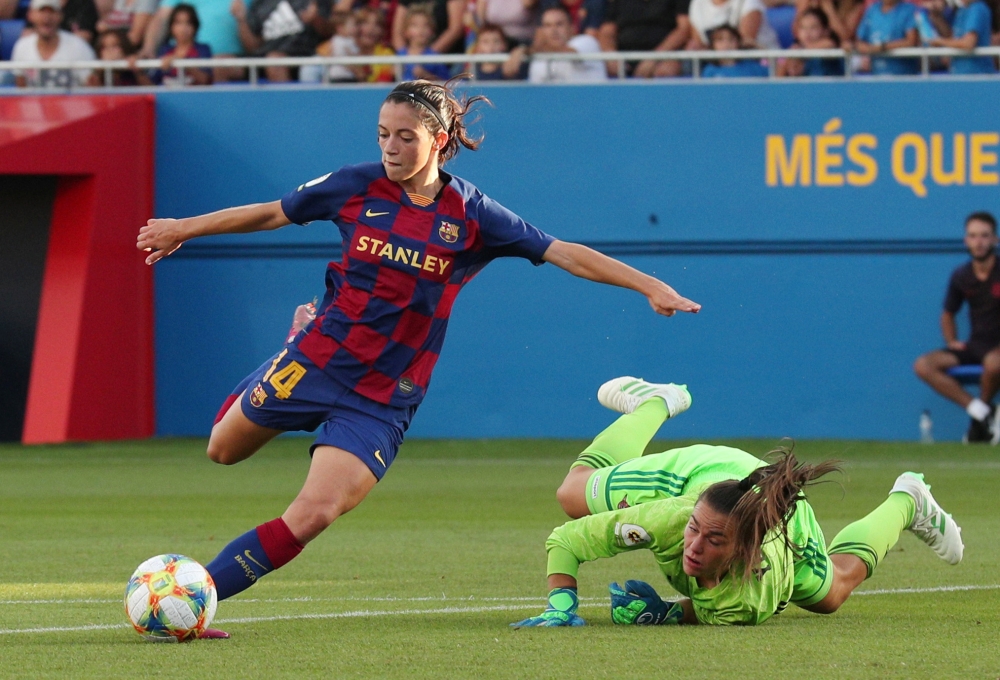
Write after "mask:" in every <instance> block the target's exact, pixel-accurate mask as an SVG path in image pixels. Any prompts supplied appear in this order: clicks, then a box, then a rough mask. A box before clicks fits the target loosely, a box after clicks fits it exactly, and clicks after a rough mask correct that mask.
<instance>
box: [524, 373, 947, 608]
mask: <svg viewBox="0 0 1000 680" xmlns="http://www.w3.org/2000/svg"><path fill="white" fill-rule="evenodd" d="M598 400H599V401H600V402H601V403H602V404H603V405H604V406H607V407H608V408H611V409H613V410H616V411H619V412H621V413H625V414H626V415H624V416H622V417H621V418H619V419H618V420H617V421H616V422H615V423H614V424H613V425H611V427H609V428H608V429H606V430H605V431H604V432H602V433H601V434H600V435H598V437H597V438H596V439H595V440H594V442H593V443H592V444H591V445H590V446H589V447H588V448H587V449H586V450H585V451H584V452H583V453H581V454H580V456H579V458H578V459H577V461H576V462H575V463H574V464H573V466H572V467H571V469H570V472H569V474H568V475H567V476H566V480H565V481H564V482H563V484H562V486H561V487H560V488H559V491H558V492H557V497H558V499H559V501H560V503H561V504H562V506H563V509H564V510H565V511H566V512H567V514H569V515H570V516H571V517H578V518H579V519H576V520H574V521H571V522H568V523H566V524H564V525H563V526H561V527H559V528H557V529H556V530H555V531H553V532H552V535H551V536H549V539H548V541H547V542H546V548H547V550H548V582H549V588H550V589H551V591H550V593H549V605H548V608H547V609H546V610H545V611H544V612H543V613H542V614H541V615H539V616H535V617H532V618H528V619H525V620H523V621H519V622H518V623H515V624H512V625H514V626H516V627H526V626H580V625H583V623H584V622H583V619H581V618H580V617H579V616H578V615H577V614H576V609H577V606H578V599H577V590H576V589H577V581H576V577H577V573H578V571H579V568H580V564H581V563H583V562H587V561H590V560H595V559H598V558H601V557H612V556H614V555H617V554H618V553H621V552H625V551H628V550H636V549H640V548H644V549H647V550H650V551H652V552H653V555H654V556H655V558H656V561H657V563H658V565H659V567H660V569H661V570H662V571H663V573H664V575H665V576H666V577H667V581H668V582H669V583H670V585H672V586H673V587H674V589H675V590H677V591H678V592H679V593H681V595H683V596H684V597H683V598H681V599H678V600H677V601H674V602H665V601H663V600H662V599H661V598H660V597H659V595H657V594H656V591H655V590H654V589H653V588H652V587H651V586H650V585H649V584H647V583H643V582H642V581H626V582H625V586H624V587H622V586H619V585H618V584H617V583H612V584H611V587H610V590H611V608H612V612H611V614H612V620H613V621H614V622H615V623H621V624H639V625H644V624H676V623H703V624H716V625H733V624H743V625H753V624H758V623H762V622H764V621H766V620H767V619H768V618H770V617H771V616H773V615H775V614H778V613H780V612H781V611H782V610H784V609H785V607H787V606H788V604H789V602H791V603H793V604H795V605H798V606H799V607H802V608H804V609H806V610H808V611H811V612H816V613H820V614H830V613H833V612H835V611H836V610H837V609H838V608H840V606H841V605H842V604H843V603H844V602H845V601H846V600H847V598H848V597H849V596H850V594H851V592H853V591H854V589H855V588H856V587H857V586H858V585H860V584H861V582H862V581H864V580H865V579H866V578H868V577H870V576H871V575H872V573H873V572H874V570H875V567H876V566H877V565H878V563H879V562H880V561H881V560H882V559H883V558H884V557H885V555H886V553H887V552H888V551H889V549H890V548H892V546H893V545H895V543H896V540H897V539H898V538H899V534H900V533H901V532H902V531H903V529H909V530H910V531H912V532H913V533H914V534H916V535H917V536H918V537H919V538H920V539H921V540H923V541H924V542H925V543H927V544H928V545H930V546H931V548H933V549H934V551H935V552H936V553H937V554H938V556H940V557H941V558H942V559H944V560H945V561H947V562H948V563H949V564H958V562H959V561H961V559H962V553H963V551H964V545H963V543H962V537H961V529H960V528H959V527H958V525H957V524H956V523H955V521H954V520H953V519H952V518H951V515H948V514H947V513H945V512H944V511H943V510H942V509H941V506H939V505H938V504H937V502H936V501H935V500H934V497H933V496H931V493H930V487H929V486H928V485H927V484H925V483H924V481H923V475H919V474H916V473H913V472H905V473H903V474H902V475H900V476H899V478H898V479H897V480H896V484H895V485H894V486H893V487H892V490H891V491H890V492H889V498H888V499H887V500H886V501H885V502H884V503H883V504H882V505H880V506H879V507H878V508H876V509H875V510H874V511H872V512H871V513H870V514H869V515H867V516H866V517H864V518H863V519H860V520H858V521H857V522H854V523H853V524H850V525H848V526H847V527H845V528H844V529H843V530H842V531H841V532H840V533H839V534H837V536H836V537H835V538H834V539H833V542H832V543H831V544H830V546H829V549H827V547H826V541H825V539H824V537H823V531H822V530H821V529H820V527H819V524H818V523H817V522H816V518H815V516H814V515H813V510H812V508H811V507H810V505H809V503H808V502H807V501H806V500H805V497H804V496H802V493H801V492H802V489H803V488H804V487H805V486H806V485H808V484H810V483H812V482H813V481H814V480H816V479H818V478H820V477H822V476H823V475H825V474H827V473H828V472H832V471H834V470H837V469H838V468H837V466H836V465H835V464H834V463H833V462H825V463H820V464H818V465H808V464H803V463H799V462H798V461H797V460H796V459H795V456H794V455H793V454H792V453H791V451H790V450H787V449H780V450H779V452H780V453H781V456H780V457H779V458H778V460H777V461H776V462H774V463H772V464H770V465H767V464H766V463H764V462H763V461H761V460H759V459H757V458H755V457H754V456H751V455H750V454H749V453H746V452H745V451H740V450H739V449H733V448H729V447H724V446H709V445H706V444H699V445H695V446H689V447H686V448H682V449H673V450H671V451H665V452H663V453H658V454H650V455H648V456H643V455H642V452H643V451H644V449H645V447H646V445H647V444H648V443H649V442H650V440H651V439H652V438H653V435H654V434H656V431H657V430H658V429H659V428H660V425H662V424H663V421H664V420H666V419H667V418H669V417H672V416H676V415H678V414H679V413H682V412H684V411H685V410H687V408H688V407H689V406H690V405H691V395H690V394H689V393H688V391H687V388H686V386H684V385H673V384H662V385H659V384H653V383H648V382H645V381H643V380H638V379H636V378H631V377H627V376H626V377H623V378H616V379H614V380H611V381H609V382H607V383H605V384H604V385H602V386H601V389H600V390H599V391H598Z"/></svg>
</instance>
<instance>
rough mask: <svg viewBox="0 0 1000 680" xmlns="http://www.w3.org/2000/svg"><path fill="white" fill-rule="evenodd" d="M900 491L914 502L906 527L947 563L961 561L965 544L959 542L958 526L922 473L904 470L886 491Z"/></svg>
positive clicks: (960, 536) (960, 535)
mask: <svg viewBox="0 0 1000 680" xmlns="http://www.w3.org/2000/svg"><path fill="white" fill-rule="evenodd" d="M897 491H902V492H903V493H906V494H909V495H910V496H912V497H913V500H914V501H915V502H916V504H917V509H916V512H914V513H913V522H911V523H910V526H908V527H907V529H909V530H910V531H912V532H913V533H914V534H916V535H917V537H918V538H919V539H920V540H921V541H923V542H924V543H926V544H927V545H929V546H930V547H931V548H932V549H933V550H934V552H936V553H937V554H938V557H940V558H941V559H942V560H944V561H945V562H947V563H948V564H958V563H959V562H961V561H962V554H963V553H964V552H965V544H964V543H962V528H961V527H960V526H958V524H956V523H955V520H953V519H952V518H951V515H949V514H948V513H946V512H945V511H944V510H942V509H941V506H940V505H938V502H937V501H936V500H934V496H932V495H931V487H930V485H929V484H927V483H926V482H924V476H923V475H922V474H920V473H917V472H904V473H903V474H901V475H900V476H899V477H898V478H896V483H895V484H894V485H893V487H892V491H890V492H889V493H895V492H897Z"/></svg>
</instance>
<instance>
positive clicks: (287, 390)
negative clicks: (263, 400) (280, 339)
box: [261, 349, 306, 399]
mask: <svg viewBox="0 0 1000 680" xmlns="http://www.w3.org/2000/svg"><path fill="white" fill-rule="evenodd" d="M286 354H288V350H287V349H283V350H281V353H280V354H279V355H278V356H276V357H275V358H274V361H273V362H272V363H271V368H269V369H267V373H265V374H264V377H263V378H261V380H262V381H263V382H269V383H271V387H273V388H274V396H275V397H277V398H278V399H288V398H289V397H290V396H292V390H293V389H295V386H296V385H297V384H298V383H299V381H300V380H302V377H303V376H304V375H305V374H306V369H305V367H304V366H303V365H302V364H300V363H299V362H297V361H290V362H288V365H287V366H285V367H284V368H282V369H281V370H275V369H277V368H278V364H279V363H281V360H282V359H284V358H285V355H286Z"/></svg>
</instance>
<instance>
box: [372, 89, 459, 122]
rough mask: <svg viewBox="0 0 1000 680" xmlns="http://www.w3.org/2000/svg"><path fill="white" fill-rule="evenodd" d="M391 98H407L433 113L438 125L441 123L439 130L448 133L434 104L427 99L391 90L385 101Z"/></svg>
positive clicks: (442, 118) (442, 117) (413, 93)
mask: <svg viewBox="0 0 1000 680" xmlns="http://www.w3.org/2000/svg"><path fill="white" fill-rule="evenodd" d="M393 97H409V98H410V99H411V100H413V101H415V102H417V103H418V104H420V105H421V106H423V107H424V108H425V109H427V110H428V111H430V112H431V113H433V114H434V117H435V118H437V119H438V122H439V123H441V129H442V130H444V131H445V132H448V126H447V125H446V124H445V122H444V116H442V115H441V112H440V111H438V109H437V107H436V106H434V104H432V103H431V102H430V100H429V99H427V98H425V97H423V96H421V95H419V94H417V93H416V92H404V91H403V90H393V91H392V92H390V93H389V96H388V97H386V101H388V100H389V99H392V98H393Z"/></svg>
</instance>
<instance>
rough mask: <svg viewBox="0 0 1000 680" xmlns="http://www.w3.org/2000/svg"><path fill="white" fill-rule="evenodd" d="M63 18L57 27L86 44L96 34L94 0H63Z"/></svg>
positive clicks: (92, 40) (95, 7) (95, 6)
mask: <svg viewBox="0 0 1000 680" xmlns="http://www.w3.org/2000/svg"><path fill="white" fill-rule="evenodd" d="M62 12H63V20H62V24H60V26H59V28H61V29H62V30H64V31H69V32H70V33H73V34H75V35H77V36H79V37H80V38H82V39H83V40H85V41H86V42H87V43H88V44H90V43H92V42H94V36H95V35H97V18H98V15H97V5H95V4H94V0H63V6H62Z"/></svg>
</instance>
